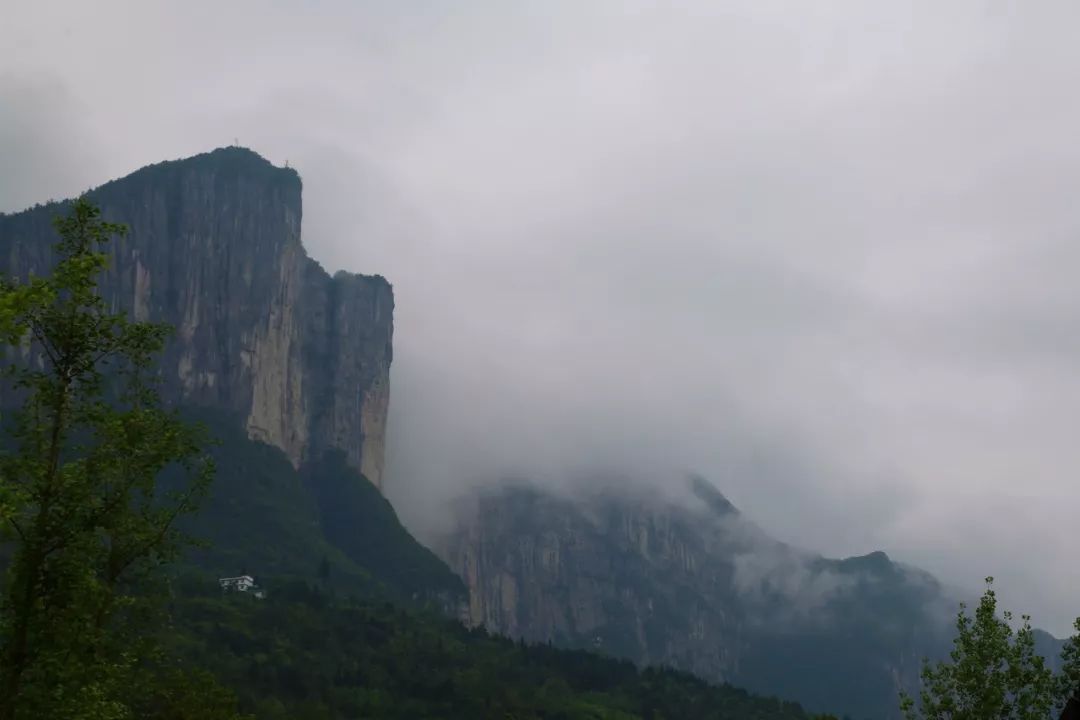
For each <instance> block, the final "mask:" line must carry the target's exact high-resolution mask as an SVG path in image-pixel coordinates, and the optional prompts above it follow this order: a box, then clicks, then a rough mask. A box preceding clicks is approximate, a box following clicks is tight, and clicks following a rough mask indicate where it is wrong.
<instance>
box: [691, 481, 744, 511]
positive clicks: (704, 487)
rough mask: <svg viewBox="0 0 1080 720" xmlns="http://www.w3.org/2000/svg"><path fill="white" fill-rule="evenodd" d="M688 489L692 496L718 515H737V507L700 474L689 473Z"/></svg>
mask: <svg viewBox="0 0 1080 720" xmlns="http://www.w3.org/2000/svg"><path fill="white" fill-rule="evenodd" d="M688 481H689V483H690V490H691V491H692V492H693V493H694V497H696V498H697V499H699V500H701V501H702V502H703V503H705V504H706V505H707V506H708V508H709V509H710V510H712V511H713V512H714V513H716V514H717V515H720V516H726V515H738V514H739V511H738V509H737V508H736V507H735V506H734V505H732V504H731V502H730V501H729V500H728V499H727V498H726V497H724V494H723V493H722V492H720V491H719V490H717V488H716V486H715V485H713V484H712V483H711V482H709V481H708V480H706V479H705V478H704V477H702V476H701V475H697V474H694V475H691V476H690V477H689V478H688Z"/></svg>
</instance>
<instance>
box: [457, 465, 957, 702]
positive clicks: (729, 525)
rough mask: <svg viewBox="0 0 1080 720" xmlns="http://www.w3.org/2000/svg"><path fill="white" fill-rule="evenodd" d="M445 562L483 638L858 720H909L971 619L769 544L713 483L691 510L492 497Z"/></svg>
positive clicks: (879, 575)
mask: <svg viewBox="0 0 1080 720" xmlns="http://www.w3.org/2000/svg"><path fill="white" fill-rule="evenodd" d="M436 551H437V552H440V553H441V554H442V557H443V558H444V559H445V560H446V561H447V563H448V564H449V565H450V567H451V568H452V569H454V570H455V571H456V572H457V573H458V574H459V575H460V576H461V577H462V579H463V580H464V581H465V583H466V585H467V586H468V587H469V590H470V607H469V620H470V621H471V622H472V623H474V624H478V625H484V626H486V627H487V628H488V629H490V630H494V631H498V632H502V633H506V634H509V635H511V636H515V637H523V638H526V639H529V640H534V641H551V642H553V643H555V644H558V645H563V646H569V647H584V648H595V649H598V650H600V651H602V652H607V653H611V654H613V655H617V656H620V657H625V658H628V659H631V660H633V661H635V662H638V663H652V664H667V665H671V666H674V667H677V668H680V669H683V670H689V671H691V672H694V673H696V674H698V675H700V676H702V677H705V678H707V679H710V680H722V681H727V682H731V683H733V684H736V685H738V686H741V687H745V688H747V689H749V690H752V691H759V692H767V693H770V694H778V695H780V696H781V697H785V698H789V699H797V700H798V701H799V702H800V703H802V704H803V705H804V706H806V707H808V708H809V709H811V710H815V711H823V712H824V711H830V712H846V713H850V714H852V715H853V716H855V717H891V716H895V715H896V714H897V713H896V698H897V691H898V690H899V689H900V687H908V688H911V687H913V684H914V683H915V682H916V680H917V674H918V671H919V663H920V661H921V658H922V657H924V656H927V655H930V656H936V655H940V654H941V652H942V651H943V650H944V649H945V648H946V647H947V644H948V642H949V640H950V638H951V632H950V627H949V625H948V623H949V621H950V619H951V618H950V614H951V613H953V612H955V610H956V607H955V606H954V605H952V604H950V603H949V601H948V600H947V599H946V598H945V597H944V595H943V593H942V591H941V589H940V587H939V585H938V584H937V582H936V581H934V580H933V578H931V577H930V576H928V575H926V574H925V573H921V572H919V571H917V570H912V569H908V568H903V567H901V566H899V565H897V564H896V563H893V562H892V561H891V560H889V558H888V557H887V556H885V554H884V553H873V554H871V555H867V556H865V557H858V558H849V559H847V560H829V559H826V558H822V557H820V556H816V555H812V554H809V553H804V552H801V551H798V550H797V549H795V548H792V547H790V546H787V545H784V544H783V543H780V542H777V541H775V540H773V539H771V538H769V537H768V536H767V535H766V534H765V533H764V532H762V531H761V530H759V529H757V528H756V527H755V526H754V525H753V524H752V523H750V522H749V521H748V520H746V518H745V517H743V516H742V515H741V514H740V513H739V512H738V511H737V510H736V509H735V508H734V507H732V506H731V504H730V503H728V502H727V500H725V499H724V498H723V496H722V495H721V494H720V493H719V492H717V491H716V490H715V489H714V488H712V486H710V485H708V483H706V482H704V481H702V480H700V479H699V480H695V481H694V483H693V487H692V492H691V497H690V498H687V499H686V500H685V501H682V500H680V501H678V502H676V501H669V500H665V499H663V498H661V497H658V496H652V495H648V494H643V493H639V492H634V491H628V490H626V489H625V488H624V489H620V490H613V491H610V492H600V493H595V494H592V495H589V496H581V497H566V496H555V495H552V494H549V493H545V492H541V491H538V490H536V489H534V488H530V487H527V486H506V487H503V488H501V489H498V490H495V491H487V492H482V493H479V494H477V495H475V496H472V497H470V498H468V499H467V500H465V501H463V502H462V504H461V507H460V508H459V515H458V522H457V526H456V530H455V531H454V532H453V533H452V534H450V535H449V536H447V537H446V538H444V539H443V541H442V542H441V544H440V545H439V546H437V548H436Z"/></svg>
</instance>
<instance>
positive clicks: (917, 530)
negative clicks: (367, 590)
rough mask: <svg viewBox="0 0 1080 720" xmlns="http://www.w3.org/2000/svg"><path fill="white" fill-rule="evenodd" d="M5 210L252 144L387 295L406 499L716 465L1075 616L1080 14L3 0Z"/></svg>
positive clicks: (954, 1)
mask: <svg viewBox="0 0 1080 720" xmlns="http://www.w3.org/2000/svg"><path fill="white" fill-rule="evenodd" d="M0 1H2V3H3V6H4V8H3V12H2V21H0V210H16V209H19V208H21V207H24V206H26V205H29V204H32V203H33V202H35V201H39V200H44V199H48V198H59V197H64V196H69V195H72V194H74V193H77V192H79V191H81V190H84V189H86V188H88V187H90V186H93V185H97V184H100V183H101V182H103V181H105V180H107V179H110V178H113V177H117V176H120V175H123V174H126V173H127V172H129V171H131V170H134V169H135V168H137V167H139V166H141V165H144V164H147V163H150V162H154V161H158V160H162V159H169V158H176V157H181V156H185V155H189V154H194V153H196V152H201V151H204V150H208V149H211V148H213V147H216V146H221V145H227V144H231V143H232V142H233V141H234V138H235V139H238V140H239V142H240V144H242V145H247V146H249V147H252V148H253V149H255V150H257V151H258V152H260V153H262V154H263V155H265V156H266V157H268V158H269V159H271V160H272V161H274V162H276V163H279V164H282V163H284V162H285V161H286V160H287V161H288V162H289V164H290V165H292V166H293V167H295V168H297V169H298V170H299V171H300V173H301V175H302V176H303V179H304V192H305V195H304V204H305V217H304V229H303V234H304V240H305V243H306V244H307V246H308V247H309V249H310V251H311V253H312V254H313V255H314V257H315V258H316V259H318V260H319V261H320V262H322V263H323V264H324V265H325V266H327V268H328V269H330V270H331V271H333V270H336V269H340V268H344V269H347V270H351V271H359V272H367V273H375V272H377V273H381V274H383V275H385V276H387V277H388V278H389V279H390V280H391V282H393V284H394V288H395V292H396V298H397V308H398V309H397V315H396V335H395V365H394V369H393V389H392V392H393V401H392V427H391V431H392V438H391V442H392V448H391V451H392V466H391V469H390V472H391V477H390V478H389V481H388V482H389V485H390V486H389V490H388V492H389V494H390V496H391V498H392V499H393V500H394V501H395V503H396V504H397V505H398V507H399V509H400V510H401V512H402V513H403V514H404V516H405V517H406V518H407V519H408V520H409V521H410V523H412V524H413V526H414V527H415V528H418V529H420V530H423V529H426V528H428V527H430V525H431V523H432V522H433V520H434V519H436V518H437V517H438V515H439V512H440V508H441V507H442V505H441V503H442V501H443V499H444V498H445V495H447V494H448V493H450V492H451V490H452V489H454V488H458V487H461V486H462V484H463V483H465V482H468V481H470V480H471V479H473V478H477V477H491V476H495V475H498V474H499V473H502V472H506V471H516V472H523V473H528V474H530V475H532V476H535V477H541V478H559V477H563V476H566V475H572V474H575V473H578V472H583V471H585V470H586V469H589V470H595V469H597V468H608V469H616V470H621V471H625V472H630V473H634V474H640V475H644V476H648V477H650V478H656V479H657V480H658V481H660V482H672V481H673V478H676V477H678V476H679V474H680V473H681V472H682V471H684V470H686V469H694V470H697V471H699V472H701V473H703V474H705V475H706V476H708V477H709V478H711V479H712V480H713V481H714V482H715V483H716V484H717V485H718V486H719V487H720V488H722V489H723V490H724V492H725V493H726V494H727V495H728V496H729V497H730V498H731V500H732V501H733V502H734V503H735V504H736V505H738V506H739V507H740V508H742V509H743V510H744V511H745V512H746V513H748V514H749V515H750V516H751V517H753V518H754V519H755V520H756V521H758V523H759V524H761V525H762V526H763V527H765V528H766V529H767V530H769V531H770V532H772V533H773V534H775V535H776V536H778V537H780V538H781V539H783V540H786V541H790V542H794V543H797V544H799V545H802V546H806V547H809V548H813V549H816V550H819V551H822V552H825V553H829V554H835V555H849V554H862V553H866V552H869V551H871V550H874V549H878V548H882V549H885V550H886V551H887V552H889V553H890V554H891V555H893V556H894V557H896V558H899V559H903V560H906V561H909V562H912V563H915V564H918V565H920V566H923V567H925V568H927V569H929V570H931V571H932V572H935V573H937V574H938V575H939V576H941V577H943V578H945V579H947V580H948V581H950V582H953V583H956V584H959V585H964V586H968V587H977V586H978V583H979V581H980V580H981V578H982V577H983V576H985V575H988V574H994V575H996V576H997V577H998V579H999V582H998V584H999V586H1000V590H1001V594H1002V595H1003V599H1004V600H1005V602H1006V604H1007V605H1009V606H1011V607H1012V608H1013V609H1015V610H1017V611H1027V612H1031V613H1033V614H1034V615H1035V620H1036V622H1037V623H1038V624H1041V625H1043V626H1045V627H1047V628H1049V629H1051V630H1053V631H1055V632H1057V633H1058V634H1063V633H1065V632H1066V630H1067V629H1068V626H1069V621H1070V619H1071V618H1072V617H1074V616H1075V615H1077V614H1080V570H1078V569H1077V568H1078V565H1077V562H1076V558H1077V550H1078V545H1080V541H1078V540H1077V535H1076V530H1075V528H1076V526H1077V522H1076V517H1077V513H1078V512H1080V477H1078V474H1077V468H1078V467H1080V442H1078V430H1080V278H1078V275H1080V272H1078V271H1080V192H1078V191H1080V45H1078V44H1077V43H1076V42H1075V28H1076V27H1077V23H1078V22H1080V5H1077V4H1076V3H1075V2H1072V1H1068V2H1066V1H1062V2H1054V1H1052V0H1043V1H1042V2H1017V1H1015V0H982V1H980V2H969V1H968V0H946V1H942V0H914V1H909V2H892V3H887V2H865V1H864V0H842V1H837V2H825V1H821V2H767V1H764V0H746V1H745V2H724V1H721V0H708V1H706V0H702V1H701V2H694V1H691V0H684V1H682V2H671V1H670V0H667V1H663V2H659V1H658V2H638V1H636V0H610V1H604V0H595V1H589V2H586V1H583V0H566V1H565V2H556V1H554V0H548V1H544V2H541V1H539V0H536V1H534V2H510V1H509V0H487V1H481V0H476V1H474V2H465V1H464V0H453V1H451V0H446V1H445V2H439V1H435V0H430V1H421V0H415V1H414V0H386V1H385V2H345V1H344V0H342V1H341V2H329V1H317V2H316V1H310V2H299V1H296V2H286V1H284V0H275V1H273V2H269V1H267V0H249V1H231V2H208V1H203V0H186V1H185V2H152V1H149V0H138V1H136V0H131V1H130V2H114V1H112V0H96V1H95V2H93V3H85V2H64V3H59V2H50V1H49V0H41V2H33V3H31V2H17V0H0Z"/></svg>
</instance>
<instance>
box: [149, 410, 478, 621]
mask: <svg viewBox="0 0 1080 720" xmlns="http://www.w3.org/2000/svg"><path fill="white" fill-rule="evenodd" d="M185 414H186V415H187V416H188V417H191V418H193V419H198V420H199V421H200V422H202V423H203V424H204V425H205V426H206V427H207V428H208V429H209V430H210V431H211V432H212V433H213V435H214V437H215V438H216V439H217V440H218V441H219V442H218V443H217V444H216V445H215V447H213V448H212V449H211V451H210V452H211V456H212V457H213V460H214V465H215V468H216V471H217V472H216V475H215V479H214V484H213V487H212V488H211V490H210V493H209V495H208V496H207V498H206V500H205V502H204V503H203V505H202V507H201V508H200V510H199V512H198V513H197V514H195V515H192V516H189V517H187V518H185V519H184V521H183V527H184V528H185V529H186V530H188V532H190V533H191V534H192V535H195V536H197V537H199V538H201V539H205V540H206V543H205V544H204V546H203V547H199V548H196V549H194V551H193V552H189V553H188V554H187V556H186V558H185V561H186V562H187V564H189V565H190V566H193V567H197V568H199V569H202V570H205V571H207V572H211V573H217V574H218V576H219V577H220V576H222V575H238V574H244V573H248V574H252V575H254V576H255V577H256V579H259V578H261V577H263V576H269V575H273V576H279V577H281V576H288V577H292V578H296V579H302V580H305V581H312V580H316V579H318V581H319V583H320V584H321V585H324V586H326V587H329V588H332V589H334V590H335V591H336V592H339V593H343V594H353V595H363V596H366V597H380V598H386V599H392V600H393V601H394V602H397V603H399V604H405V605H424V604H429V603H434V604H437V605H439V606H443V605H446V604H453V605H456V603H457V602H459V601H462V600H464V598H465V594H466V593H465V588H464V586H463V584H462V582H461V580H460V579H459V578H458V577H457V576H456V575H454V574H453V572H451V571H450V569H449V568H448V567H447V566H446V565H445V564H444V563H443V562H442V561H441V560H439V559H438V558H437V557H436V556H435V555H434V554H433V553H432V552H431V551H430V550H428V549H427V548H426V547H424V546H423V545H421V544H420V543H419V542H417V541H416V539H415V538H413V537H412V536H411V535H410V534H409V532H408V530H406V529H405V527H404V526H403V525H402V524H401V521H400V520H399V519H398V517H397V514H396V513H395V512H394V509H393V507H392V506H391V505H390V503H389V502H388V501H387V500H386V498H384V497H383V496H382V494H381V493H379V491H378V489H377V488H375V486H374V485H372V484H371V483H370V482H369V481H368V480H367V478H365V477H364V476H363V475H361V474H360V473H358V472H356V471H355V470H354V469H353V468H351V467H349V466H348V465H346V464H345V461H344V458H342V457H341V456H340V455H335V454H328V455H327V456H326V457H324V458H323V459H322V460H321V461H319V462H315V463H309V464H307V465H305V466H304V467H302V468H301V469H300V470H297V469H296V468H294V467H293V465H292V463H291V462H290V461H289V459H288V457H286V455H285V454H284V453H283V452H282V451H281V450H279V449H278V448H275V447H272V446H270V445H266V444H264V443H261V442H257V441H254V440H251V439H249V438H248V437H247V435H246V434H245V433H244V431H243V429H242V428H243V424H242V422H241V420H240V419H239V418H236V417H232V416H229V415H226V414H224V413H220V412H215V411H213V410H210V409H207V408H198V409H194V408H187V409H186V411H185ZM168 480H171V479H167V481H168Z"/></svg>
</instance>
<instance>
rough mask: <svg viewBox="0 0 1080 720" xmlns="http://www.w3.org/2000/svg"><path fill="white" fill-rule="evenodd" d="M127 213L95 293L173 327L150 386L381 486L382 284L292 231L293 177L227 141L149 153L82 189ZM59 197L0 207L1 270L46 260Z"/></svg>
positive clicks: (387, 293) (119, 218)
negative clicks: (331, 456) (335, 263)
mask: <svg viewBox="0 0 1080 720" xmlns="http://www.w3.org/2000/svg"><path fill="white" fill-rule="evenodd" d="M89 197H90V198H91V199H92V200H93V201H94V202H95V203H97V204H98V205H100V206H101V208H102V215H103V218H104V219H106V220H109V221H112V222H120V223H124V224H126V225H128V227H129V229H130V232H129V234H128V235H127V236H126V237H124V238H120V239H116V240H114V241H112V242H111V243H110V244H109V247H108V252H109V255H110V259H111V265H110V268H109V270H108V271H107V273H106V276H105V277H104V279H103V282H102V284H101V286H100V287H101V292H102V296H103V297H104V298H106V300H107V302H108V303H109V305H110V306H111V307H113V308H116V309H120V308H122V309H124V310H127V311H129V312H130V313H132V315H134V317H135V318H137V319H140V320H152V321H157V322H166V323H169V324H171V325H172V326H174V327H175V329H176V332H175V335H174V337H173V338H172V339H171V341H170V342H169V344H168V346H167V349H166V351H165V354H164V357H163V364H162V391H163V394H164V395H165V397H166V398H167V399H168V400H170V401H172V402H176V403H183V404H191V405H205V406H213V407H215V408H218V409H225V410H227V411H229V412H231V413H234V414H235V415H236V416H237V417H238V418H239V419H240V420H241V421H242V422H243V424H244V427H245V428H246V430H247V432H248V435H249V436H250V437H252V438H253V439H257V440H262V441H264V442H267V443H270V444H272V445H275V446H277V447H279V448H281V449H282V450H284V451H285V453H286V454H287V455H288V457H289V458H290V460H291V461H292V462H293V463H294V465H296V466H299V465H300V464H301V463H303V462H304V461H306V460H309V459H315V458H318V457H319V456H320V455H321V454H322V452H323V451H325V450H327V449H331V448H337V449H340V450H343V451H344V452H345V453H346V455H347V457H348V461H349V463H350V464H351V465H353V466H354V467H356V468H358V469H359V470H360V471H361V472H362V473H363V474H364V475H365V476H366V477H367V478H368V479H369V480H370V481H371V482H372V483H374V484H375V485H376V486H381V483H382V475H383V458H384V444H385V435H386V417H387V411H388V406H389V374H390V363H391V359H392V349H391V340H392V336H393V310H394V295H393V290H392V288H391V286H390V284H389V283H388V282H387V281H386V280H385V279H384V278H382V277H380V276H377V275H375V276H365V275H352V274H348V273H344V272H341V273H338V274H336V275H334V276H333V277H331V276H330V275H329V274H328V273H327V272H326V271H325V270H323V268H322V267H320V266H319V264H318V263H317V262H315V261H314V260H312V259H311V258H310V257H308V255H307V253H306V252H305V250H304V247H303V245H302V244H301V240H300V238H301V215H302V208H301V181H300V176H299V175H298V174H297V173H296V171H295V170H291V169H288V168H279V167H275V166H273V165H272V164H271V163H269V162H268V161H267V160H265V159H263V158H262V157H260V156H259V155H257V154H255V153H254V152H251V151H250V150H246V149H244V148H239V147H229V148H222V149H218V150H215V151H213V152H210V153H205V154H202V155H198V156H195V157H191V158H187V159H183V160H177V161H171V162H164V163H159V164H156V165H151V166H149V167H146V168H143V169H141V170H138V171H136V172H134V173H132V174H131V175H128V176H127V177H124V178H122V179H119V180H115V181H113V182H110V183H107V184H105V185H102V186H101V187H99V188H97V189H95V190H92V191H90V192H89ZM65 210H66V207H65V204H64V203H50V204H47V205H39V206H36V207H34V208H31V209H29V210H26V211H24V212H20V213H16V214H11V215H0V271H3V272H4V273H6V274H9V275H14V276H17V277H25V276H27V275H28V274H30V273H43V272H45V271H47V269H48V267H49V265H50V263H51V261H52V253H51V246H52V244H53V242H54V241H55V240H56V235H55V232H54V231H53V229H52V226H51V219H52V218H53V217H54V216H55V215H57V214H61V213H63V212H65Z"/></svg>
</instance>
